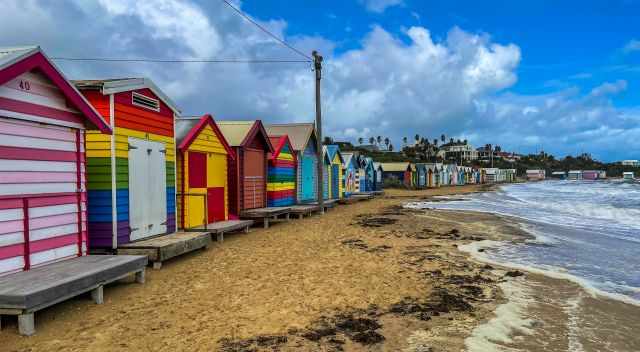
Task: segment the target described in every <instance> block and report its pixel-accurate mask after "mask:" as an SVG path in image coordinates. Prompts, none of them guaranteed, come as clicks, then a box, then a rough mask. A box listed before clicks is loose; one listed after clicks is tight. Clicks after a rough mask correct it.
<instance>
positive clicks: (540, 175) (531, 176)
mask: <svg viewBox="0 0 640 352" xmlns="http://www.w3.org/2000/svg"><path fill="white" fill-rule="evenodd" d="M546 176H547V172H546V171H545V170H541V169H533V170H527V180H528V181H541V180H544V179H545V178H546Z"/></svg>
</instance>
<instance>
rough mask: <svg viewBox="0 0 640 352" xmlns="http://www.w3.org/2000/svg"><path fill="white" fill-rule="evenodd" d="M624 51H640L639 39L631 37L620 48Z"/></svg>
mask: <svg viewBox="0 0 640 352" xmlns="http://www.w3.org/2000/svg"><path fill="white" fill-rule="evenodd" d="M622 51H624V52H625V53H630V52H633V51H640V40H637V39H631V40H630V41H629V42H628V43H627V44H626V45H625V46H624V48H623V49H622Z"/></svg>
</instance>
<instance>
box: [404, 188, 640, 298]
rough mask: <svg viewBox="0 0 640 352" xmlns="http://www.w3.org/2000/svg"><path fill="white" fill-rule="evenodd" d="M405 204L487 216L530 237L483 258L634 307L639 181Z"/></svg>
mask: <svg viewBox="0 0 640 352" xmlns="http://www.w3.org/2000/svg"><path fill="white" fill-rule="evenodd" d="M460 198H461V197H458V196H456V200H451V201H446V200H445V201H443V202H420V203H412V204H409V205H408V206H409V207H416V208H424V207H426V208H435V209H451V210H471V211H480V212H491V213H497V214H500V215H504V216H507V217H510V218H514V219H517V220H518V222H519V223H520V225H521V226H522V228H523V229H524V230H525V231H527V232H529V233H530V234H531V235H532V239H530V240H527V241H525V242H524V243H516V242H504V243H495V244H493V245H492V246H491V248H490V249H487V251H486V253H484V255H486V256H487V257H488V258H489V259H491V260H492V261H494V262H496V263H499V264H504V265H506V266H511V267H519V268H523V269H531V270H535V271H538V272H543V273H545V274H547V275H549V276H552V277H556V278H566V279H569V280H571V281H573V282H575V283H578V284H580V285H581V286H583V287H584V288H585V289H587V290H588V291H592V292H595V293H598V294H600V295H603V296H607V297H609V298H613V299H617V300H621V301H624V302H626V303H632V304H635V305H640V184H638V183H625V182H616V181H544V182H536V183H523V184H511V185H504V186H501V187H500V188H499V190H498V191H496V192H486V193H477V194H473V195H470V196H465V197H463V198H464V200H460Z"/></svg>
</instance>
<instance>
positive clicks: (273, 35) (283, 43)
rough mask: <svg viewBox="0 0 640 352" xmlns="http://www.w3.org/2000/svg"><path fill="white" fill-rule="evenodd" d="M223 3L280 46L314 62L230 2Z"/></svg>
mask: <svg viewBox="0 0 640 352" xmlns="http://www.w3.org/2000/svg"><path fill="white" fill-rule="evenodd" d="M222 2H224V3H225V4H227V5H228V6H229V7H230V8H232V9H233V10H234V11H235V12H237V13H238V14H239V15H240V16H242V17H244V18H245V19H246V20H247V21H249V22H251V23H253V24H254V25H255V26H256V27H258V28H260V30H262V31H263V32H265V33H266V34H267V35H268V36H270V37H271V38H273V39H275V40H277V41H278V42H279V43H280V44H282V45H284V46H286V47H287V48H289V49H291V50H293V51H294V52H296V53H297V54H298V55H300V56H302V57H304V58H305V59H307V60H309V62H310V61H313V59H312V58H311V57H310V56H309V55H307V54H305V53H303V52H302V51H300V50H298V49H296V48H294V47H293V46H291V45H289V43H287V42H285V41H284V40H282V39H280V38H278V36H276V35H275V34H273V33H271V32H269V31H268V30H267V29H266V28H264V27H263V26H261V25H260V24H259V23H258V22H256V21H254V20H253V19H252V18H251V17H249V15H247V14H245V13H244V12H242V11H241V10H240V9H239V8H237V7H235V6H233V5H232V4H231V3H230V2H229V1H228V0H222Z"/></svg>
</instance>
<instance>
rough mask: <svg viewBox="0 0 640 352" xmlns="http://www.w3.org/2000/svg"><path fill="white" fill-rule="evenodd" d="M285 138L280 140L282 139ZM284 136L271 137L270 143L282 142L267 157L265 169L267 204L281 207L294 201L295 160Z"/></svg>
mask: <svg viewBox="0 0 640 352" xmlns="http://www.w3.org/2000/svg"><path fill="white" fill-rule="evenodd" d="M283 139H284V140H285V141H284V142H282V140H283ZM288 140H289V139H288V138H287V137H286V136H283V137H280V138H277V140H274V138H272V144H273V145H278V144H277V143H278V141H280V142H281V143H284V144H283V145H282V147H281V148H280V150H279V153H278V151H276V154H274V155H272V156H271V157H270V158H269V166H268V171H267V173H268V174H267V206H270V207H281V206H288V205H293V204H295V202H296V161H295V158H294V156H293V150H292V149H291V145H290V144H289V143H288Z"/></svg>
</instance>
